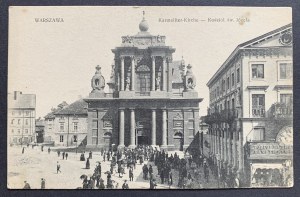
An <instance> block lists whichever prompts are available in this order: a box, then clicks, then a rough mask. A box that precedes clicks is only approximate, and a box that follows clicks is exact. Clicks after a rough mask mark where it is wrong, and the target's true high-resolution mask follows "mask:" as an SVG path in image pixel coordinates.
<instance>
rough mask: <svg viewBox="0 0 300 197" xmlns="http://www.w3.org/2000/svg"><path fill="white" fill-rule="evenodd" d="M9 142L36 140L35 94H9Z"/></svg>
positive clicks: (22, 143) (17, 142)
mask: <svg viewBox="0 0 300 197" xmlns="http://www.w3.org/2000/svg"><path fill="white" fill-rule="evenodd" d="M7 101H8V110H7V114H8V115H7V121H8V122H7V128H8V135H7V136H8V143H9V144H11V145H13V144H19V145H24V144H28V143H31V142H34V141H35V106H36V96H35V94H22V92H20V91H15V92H14V93H12V94H11V93H9V94H8V98H7Z"/></svg>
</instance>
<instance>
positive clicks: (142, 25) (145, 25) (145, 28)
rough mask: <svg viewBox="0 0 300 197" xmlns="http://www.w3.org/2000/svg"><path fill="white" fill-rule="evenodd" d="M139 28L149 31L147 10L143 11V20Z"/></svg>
mask: <svg viewBox="0 0 300 197" xmlns="http://www.w3.org/2000/svg"><path fill="white" fill-rule="evenodd" d="M139 28H140V31H142V32H145V31H148V29H149V26H148V23H147V21H146V19H145V11H143V20H142V21H141V22H140V24H139Z"/></svg>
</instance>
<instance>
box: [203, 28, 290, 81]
mask: <svg viewBox="0 0 300 197" xmlns="http://www.w3.org/2000/svg"><path fill="white" fill-rule="evenodd" d="M291 28H292V23H290V24H287V25H285V26H282V27H280V28H277V29H275V30H273V31H270V32H268V33H265V34H263V35H261V36H258V37H256V38H254V39H251V40H249V41H246V42H244V43H241V44H239V45H238V46H237V47H236V48H235V49H234V51H233V52H232V53H231V54H230V55H229V57H228V58H227V59H226V61H225V62H224V63H223V64H222V66H221V67H220V68H219V69H218V70H217V72H216V73H215V74H214V75H213V76H212V78H211V79H210V80H209V81H208V82H207V84H206V85H207V86H210V84H211V83H212V82H213V81H214V80H215V79H216V78H217V77H218V76H219V75H220V74H221V73H222V71H223V70H225V68H226V67H227V65H228V63H229V62H230V61H231V60H232V59H233V58H234V57H235V56H236V55H237V54H238V53H239V51H240V49H246V48H251V47H252V44H255V43H257V42H259V41H261V40H264V39H266V37H269V36H271V35H273V34H276V33H278V32H282V31H285V30H286V29H291Z"/></svg>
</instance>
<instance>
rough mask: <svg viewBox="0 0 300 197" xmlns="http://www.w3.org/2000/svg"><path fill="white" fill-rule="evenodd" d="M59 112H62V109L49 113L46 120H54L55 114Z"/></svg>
mask: <svg viewBox="0 0 300 197" xmlns="http://www.w3.org/2000/svg"><path fill="white" fill-rule="evenodd" d="M59 110H60V109H58V110H55V111H52V112H50V113H48V114H47V115H46V116H45V117H44V118H45V119H53V118H55V115H54V113H55V112H57V111H59Z"/></svg>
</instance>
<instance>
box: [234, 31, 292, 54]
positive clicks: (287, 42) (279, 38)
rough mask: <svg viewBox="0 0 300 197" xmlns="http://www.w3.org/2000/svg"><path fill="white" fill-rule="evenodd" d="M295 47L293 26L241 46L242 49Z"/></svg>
mask: <svg viewBox="0 0 300 197" xmlns="http://www.w3.org/2000/svg"><path fill="white" fill-rule="evenodd" d="M292 45H293V34H292V27H291V25H288V26H286V27H285V28H279V29H277V30H275V31H272V32H269V33H267V34H264V35H262V36H259V37H257V38H254V39H252V40H249V41H247V42H245V43H243V44H241V45H240V46H241V47H242V48H246V49H247V48H267V47H286V46H290V47H291V46H292Z"/></svg>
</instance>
